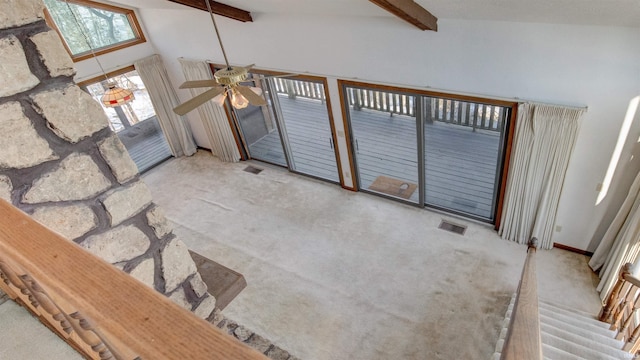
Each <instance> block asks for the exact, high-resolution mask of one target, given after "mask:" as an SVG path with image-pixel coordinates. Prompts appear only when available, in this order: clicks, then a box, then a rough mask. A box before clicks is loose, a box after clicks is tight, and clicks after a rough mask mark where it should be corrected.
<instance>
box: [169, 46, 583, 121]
mask: <svg viewBox="0 0 640 360" xmlns="http://www.w3.org/2000/svg"><path fill="white" fill-rule="evenodd" d="M180 59H183V60H187V61H204V62H206V63H208V64H215V65H222V62H219V61H213V60H208V59H207V60H202V59H200V60H198V59H189V58H185V57H179V58H178V60H180ZM256 69H258V70H260V69H262V70H269V71H279V72H284V73H294V74H304V75H312V76H320V77H326V78H333V79H338V80H340V79H344V80H358V81H364V82H369V83H373V84H378V85H389V86H396V87H409V88H415V89H418V90H429V91H437V92H443V93H449V94H451V95H463V96H475V97H490V98H491V99H494V100H504V101H514V102H517V103H524V104H538V105H551V106H561V107H565V108H569V109H578V110H585V111H587V110H588V109H589V106H587V105H565V104H554V103H548V102H543V101H533V100H529V99H521V98H519V97H517V96H515V97H511V98H510V97H504V96H497V95H488V94H478V93H470V92H463V91H454V90H447V89H440V88H433V87H431V86H419V85H408V84H400V83H391V82H385V81H374V80H367V79H360V78H357V77H342V76H336V75H327V74H320V73H312V72H309V71H304V72H302V71H290V70H283V69H277V68H267V67H256Z"/></svg>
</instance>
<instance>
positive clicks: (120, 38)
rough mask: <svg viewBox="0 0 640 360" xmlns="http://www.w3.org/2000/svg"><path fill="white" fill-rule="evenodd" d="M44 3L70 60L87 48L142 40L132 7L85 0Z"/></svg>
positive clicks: (99, 48)
mask: <svg viewBox="0 0 640 360" xmlns="http://www.w3.org/2000/svg"><path fill="white" fill-rule="evenodd" d="M44 3H45V5H46V6H47V10H48V13H49V16H50V20H52V21H53V23H54V24H50V25H52V26H53V27H55V28H56V30H57V31H58V33H59V34H60V35H61V37H62V38H63V39H64V43H65V45H66V47H67V50H68V51H69V53H70V54H71V56H72V58H74V60H82V59H84V58H86V57H88V56H91V50H93V51H94V52H96V53H97V54H101V53H105V52H108V51H111V50H117V49H120V48H122V47H126V46H131V45H134V44H138V43H140V42H144V41H145V40H144V37H143V36H142V32H141V31H140V28H139V25H138V23H137V20H136V18H135V14H134V12H133V10H129V9H123V8H119V7H115V6H111V5H105V4H99V3H94V2H92V1H86V0H82V1H79V0H69V1H68V2H67V1H63V0H44ZM76 20H77V21H76ZM85 36H86V38H85Z"/></svg>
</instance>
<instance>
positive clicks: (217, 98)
mask: <svg viewBox="0 0 640 360" xmlns="http://www.w3.org/2000/svg"><path fill="white" fill-rule="evenodd" d="M205 3H206V4H207V10H209V15H210V16H211V21H212V22H213V27H214V29H215V31H216V36H217V37H218V42H219V43H220V49H221V50H222V55H223V56H224V61H225V64H226V68H224V69H222V70H218V71H216V72H215V73H214V74H213V77H214V79H211V80H194V81H186V82H184V83H183V84H182V85H180V87H179V88H180V89H193V88H204V87H210V88H211V89H209V90H207V91H205V92H203V93H202V94H200V95H197V96H195V97H194V98H192V99H191V100H188V101H186V102H184V103H182V104H180V105H178V106H177V107H175V108H174V109H173V111H174V112H175V113H176V114H178V115H184V114H186V113H188V112H190V111H191V110H193V109H195V108H197V107H198V106H200V105H202V104H204V103H206V102H207V101H209V100H213V101H214V102H215V103H216V104H218V105H219V106H223V105H224V101H225V98H226V97H227V96H229V97H230V99H231V105H233V107H234V108H236V109H244V108H246V107H247V106H248V105H249V104H251V105H255V106H263V105H267V102H266V101H265V100H264V98H263V97H262V96H261V95H262V89H260V88H258V87H253V86H246V85H241V83H242V82H245V81H255V80H257V79H248V74H249V69H251V68H252V67H253V66H254V65H253V64H252V65H248V66H245V67H242V66H231V65H229V60H228V59H227V53H226V52H225V51H224V46H223V45H222V40H221V39H220V33H219V32H218V25H217V24H216V20H215V18H214V17H213V12H212V11H211V5H210V4H209V0H205ZM285 76H286V75H285Z"/></svg>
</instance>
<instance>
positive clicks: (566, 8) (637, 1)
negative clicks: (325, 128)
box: [111, 0, 640, 41]
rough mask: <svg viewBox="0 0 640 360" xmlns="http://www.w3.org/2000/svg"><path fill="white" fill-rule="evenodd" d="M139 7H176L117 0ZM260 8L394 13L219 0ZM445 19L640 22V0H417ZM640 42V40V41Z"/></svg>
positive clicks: (341, 3)
mask: <svg viewBox="0 0 640 360" xmlns="http://www.w3.org/2000/svg"><path fill="white" fill-rule="evenodd" d="M111 1H112V2H116V3H122V4H125V5H128V6H131V7H137V8H170V9H177V8H180V5H177V4H174V3H171V2H169V1H167V0H111ZM218 1H220V2H222V3H225V4H228V5H231V6H235V7H238V8H241V9H244V10H247V11H250V12H251V13H252V14H254V15H256V16H257V15H259V14H260V13H280V14H323V15H335V16H340V15H348V16H392V15H391V14H389V13H387V12H386V11H384V10H382V9H380V8H379V7H378V6H376V5H375V4H373V3H371V2H369V1H368V0H218ZM415 1H416V2H417V3H419V4H420V5H422V6H423V7H424V8H426V9H427V10H429V11H430V12H431V13H432V14H434V15H435V16H436V17H437V18H439V19H465V20H496V21H515V22H539V23H554V24H574V25H603V26H625V27H640V0H415ZM639 41H640V40H639Z"/></svg>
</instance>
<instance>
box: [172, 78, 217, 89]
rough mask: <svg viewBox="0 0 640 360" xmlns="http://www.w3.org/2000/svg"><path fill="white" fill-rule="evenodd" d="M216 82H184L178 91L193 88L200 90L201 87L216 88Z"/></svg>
mask: <svg viewBox="0 0 640 360" xmlns="http://www.w3.org/2000/svg"><path fill="white" fill-rule="evenodd" d="M218 85H220V84H218V82H217V81H215V80H214V79H209V80H193V81H185V82H183V83H182V85H180V87H179V89H193V88H201V87H214V86H218Z"/></svg>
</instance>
